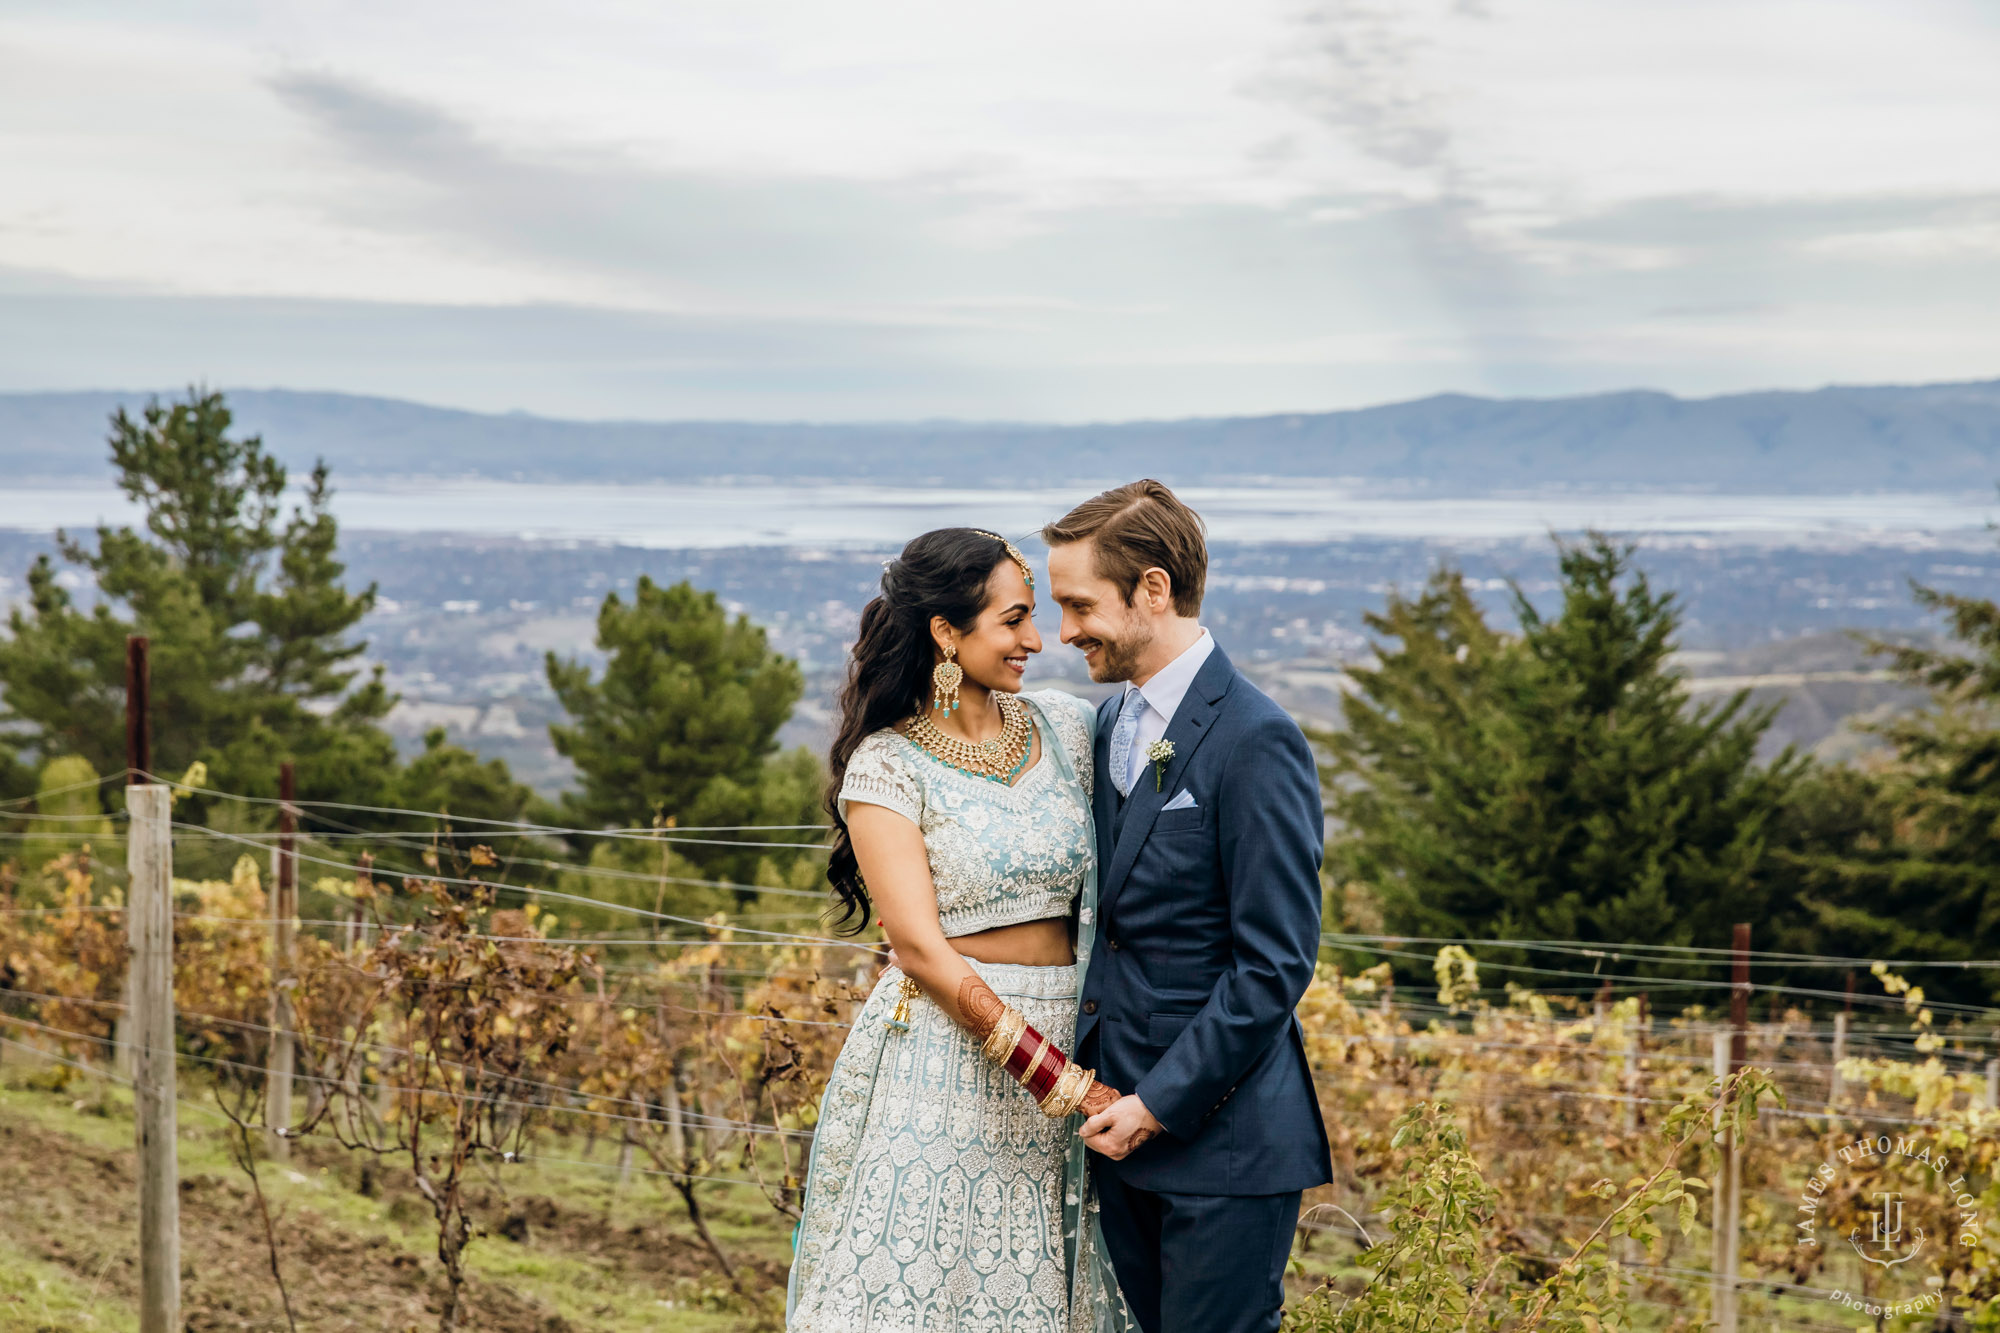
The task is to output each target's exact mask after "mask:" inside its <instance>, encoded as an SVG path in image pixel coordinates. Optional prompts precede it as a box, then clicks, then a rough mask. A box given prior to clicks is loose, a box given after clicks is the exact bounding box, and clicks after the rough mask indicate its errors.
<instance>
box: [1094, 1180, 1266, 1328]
mask: <svg viewBox="0 0 2000 1333" xmlns="http://www.w3.org/2000/svg"><path fill="white" fill-rule="evenodd" d="M1092 1167H1093V1170H1092V1172H1091V1174H1092V1177H1093V1179H1094V1180H1095V1182H1096V1185H1097V1197H1098V1206H1099V1208H1100V1210H1101V1212H1100V1215H1099V1216H1100V1220H1101V1221H1102V1223H1103V1225H1104V1247H1105V1248H1106V1249H1107V1250H1109V1251H1110V1252H1111V1266H1112V1267H1113V1268H1114V1269H1116V1270H1117V1272H1118V1285H1119V1287H1120V1289H1122V1290H1123V1291H1124V1293H1125V1301H1126V1304H1127V1305H1129V1306H1130V1307H1131V1309H1132V1314H1133V1315H1134V1316H1135V1317H1136V1318H1137V1319H1138V1321H1139V1327H1140V1328H1141V1329H1143V1330H1145V1333H1277V1328H1278V1319H1279V1317H1280V1315H1282V1314H1283V1312H1284V1307H1285V1266H1286V1264H1287V1262H1288V1261H1289V1260H1290V1258H1291V1254H1292V1236H1293V1234H1294V1233H1295V1232H1296V1231H1297V1229H1298V1224H1299V1194H1300V1191H1298V1190H1293V1191H1291V1192H1290V1193H1289V1194H1251V1195H1231V1194H1159V1193H1155V1192H1154V1191H1152V1190H1142V1189H1134V1188H1132V1187H1131V1186H1129V1185H1126V1184H1125V1183H1124V1182H1122V1181H1120V1180H1119V1179H1118V1177H1117V1175H1116V1174H1115V1173H1113V1172H1112V1171H1109V1170H1105V1169H1103V1168H1101V1167H1098V1166H1097V1164H1096V1162H1095V1161H1093V1163H1092Z"/></svg>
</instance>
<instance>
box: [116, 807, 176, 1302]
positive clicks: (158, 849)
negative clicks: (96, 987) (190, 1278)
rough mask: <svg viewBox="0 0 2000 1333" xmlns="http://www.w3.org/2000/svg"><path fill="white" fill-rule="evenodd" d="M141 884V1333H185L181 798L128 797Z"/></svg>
mask: <svg viewBox="0 0 2000 1333" xmlns="http://www.w3.org/2000/svg"><path fill="white" fill-rule="evenodd" d="M125 809H126V812H127V814H128V815H129V816H130V819H129V825H130V828H129V841H128V842H127V844H126V853H125V865H126V869H127V871H128V872H129V875H130V879H131V886H130V895H131V896H130V900H129V903H128V906H127V911H128V912H130V914H131V919H132V921H133V922H134V927H135V928H134V931H133V940H134V949H133V954H132V1005H133V1024H132V1057H133V1058H132V1092H133V1110H134V1119H135V1121H136V1123H137V1136H138V1147H139V1328H140V1333H180V1329H181V1318H180V1310H181V1228H180V1207H181V1192H180V1153H179V1146H178V1144H177V1142H176V1139H175V1135H176V1132H177V1126H176V1095H177V1092H178V1080H177V1079H176V1078H175V1067H174V903H173V879H174V864H173V855H174V854H173V841H172V831H171V828H170V824H169V821H170V818H171V811H172V803H171V794H170V793H169V792H168V791H167V789H166V788H165V787H161V786H157V785H155V784H153V783H146V782H140V783H134V784H133V785H132V786H129V787H127V788H126V789H125Z"/></svg>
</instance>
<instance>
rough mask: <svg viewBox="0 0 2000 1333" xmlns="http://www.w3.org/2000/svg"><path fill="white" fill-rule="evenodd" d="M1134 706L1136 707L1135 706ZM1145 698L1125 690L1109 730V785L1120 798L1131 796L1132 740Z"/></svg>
mask: <svg viewBox="0 0 2000 1333" xmlns="http://www.w3.org/2000/svg"><path fill="white" fill-rule="evenodd" d="M1135 704H1136V706H1135ZM1145 707H1146V696H1145V695H1143V694H1141V693H1139V691H1137V690H1135V689H1131V688H1129V687H1128V688H1127V689H1126V691H1125V697H1124V698H1123V699H1121V700H1119V702H1118V722H1117V724H1116V725H1115V726H1113V727H1112V728H1111V756H1110V757H1111V785H1112V786H1114V787H1116V788H1118V794H1119V795H1120V796H1129V795H1131V794H1132V738H1133V737H1135V736H1137V735H1138V734H1139V714H1140V712H1142V711H1143V710H1144V709H1145Z"/></svg>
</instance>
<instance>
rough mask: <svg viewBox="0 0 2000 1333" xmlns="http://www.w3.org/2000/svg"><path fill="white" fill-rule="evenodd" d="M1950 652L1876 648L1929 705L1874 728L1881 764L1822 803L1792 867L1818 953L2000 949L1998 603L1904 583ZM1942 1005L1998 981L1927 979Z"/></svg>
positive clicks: (1976, 998) (1843, 778) (1993, 993)
mask: <svg viewBox="0 0 2000 1333" xmlns="http://www.w3.org/2000/svg"><path fill="white" fill-rule="evenodd" d="M1912 587H1913V590H1914V594H1915V596H1916V599H1917V601H1918V604H1919V605H1921V606H1923V607H1924V608H1925V609H1926V610H1929V611H1933V612H1937V613H1939V614H1941V615H1942V616H1943V617H1944V620H1945V623H1946V624H1947V625H1948V626H1949V627H1950V629H1951V634H1952V638H1953V640H1954V642H1953V643H1952V644H1950V645H1946V646H1937V647H1933V646H1927V645H1924V644H1911V643H1905V644H1893V643H1883V642H1878V643H1877V644H1876V645H1875V647H1876V650H1877V651H1878V652H1881V653H1883V654H1885V655H1886V656H1888V657H1889V659H1890V664H1891V667H1892V669H1893V670H1894V671H1895V673H1896V674H1897V675H1898V676H1899V677H1900V678H1901V679H1903V680H1904V681H1906V682H1908V683H1909V684H1911V685H1914V686H1918V687H1921V688H1923V689H1926V690H1928V691H1930V695H1931V698H1930V703H1929V704H1928V706H1926V707H1925V708H1923V709H1921V710H1919V711H1917V712H1914V713H1911V714H1907V715H1905V716H1903V717H1899V718H1896V719H1894V720H1891V721H1889V722H1885V723H1881V724H1879V725H1876V726H1874V727H1871V728H1870V730H1872V731H1874V732H1875V733H1876V734H1877V735H1879V736H1881V737H1882V738H1883V739H1884V740H1885V741H1886V742H1887V743H1888V746H1889V747H1890V751H1891V754H1890V756H1888V757H1887V760H1886V762H1880V763H1877V764H1874V765H1870V766H1867V767H1864V768H1862V769H1859V770H1848V771H1845V772H1843V773H1841V774H1840V775H1839V776H1838V778H1837V779H1836V780H1834V781H1833V782H1831V783H1830V784H1829V785H1828V786H1827V787H1826V788H1825V790H1823V791H1820V792H1818V793H1816V795H1817V796H1818V803H1817V806H1816V808H1815V811H1814V812H1813V813H1814V814H1815V815H1816V816H1817V819H1816V830H1815V831H1816V833H1817V836H1816V837H1814V838H1812V839H1811V840H1810V841H1802V843H1801V846H1802V849H1803V850H1802V851H1801V853H1800V854H1799V855H1798V856H1797V857H1796V865H1797V867H1798V870H1799V872H1800V874H1801V875H1802V876H1803V877H1804V881H1805V885H1806V892H1807V894H1808V902H1809V905H1810V906H1811V907H1812V909H1813V910H1814V912H1815V914H1816V915H1817V917H1818V921H1819V924H1820V927H1821V930H1822V947H1823V948H1824V949H1825V950H1826V951H1828V952H1837V953H1844V954H1847V955H1849V956H1859V957H1880V958H1895V957H1904V958H1908V957H1917V958H1930V959H1938V960H1973V959H1985V958H1992V957H1993V956H1994V950H1995V948H1996V947H2000V839H1996V838H1995V837H1994V831H1995V830H1996V829H2000V605H1996V604H1995V603H1994V602H1993V601H1990V600H1987V599H1983V598H1977V597H1968V596H1963V595H1959V594H1955V593H1948V592H1941V591H1939V590H1937V589H1934V588H1927V587H1924V586H1922V585H1921V584H1915V585H1912ZM1924 985H1925V989H1926V990H1927V991H1929V992H1930V993H1931V994H1932V996H1933V997H1936V998H1951V999H1956V1000H1958V1001H1961V1002H1967V1003H1978V1004H1990V1003H1992V1002H1993V1000H1994V999H1995V998H1996V997H2000V977H1995V976H1994V975H1993V974H1992V973H1991V972H1985V971H1976V972H1967V973H1965V974H1962V975H1958V974H1953V973H1951V972H1937V973H1928V974H1926V976H1925V978H1924Z"/></svg>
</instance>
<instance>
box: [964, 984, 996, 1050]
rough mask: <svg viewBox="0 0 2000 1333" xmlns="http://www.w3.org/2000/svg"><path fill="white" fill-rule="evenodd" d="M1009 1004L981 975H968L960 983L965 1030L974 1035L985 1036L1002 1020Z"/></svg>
mask: <svg viewBox="0 0 2000 1333" xmlns="http://www.w3.org/2000/svg"><path fill="white" fill-rule="evenodd" d="M1006 1011H1007V1006H1006V1005H1004V1004H1002V1003H1001V1002H1000V997H999V996H998V995H995V994H994V993H993V988H992V987H991V986H989V985H987V984H986V982H985V980H984V979H983V978H981V977H979V976H976V975H975V976H970V977H967V978H966V979H965V980H964V981H961V982H959V983H958V1012H959V1015H960V1021H961V1022H962V1023H963V1024H964V1026H965V1030H966V1031H967V1032H970V1033H971V1034H972V1035H973V1036H975V1037H979V1038H982V1039H983V1038H985V1037H986V1036H987V1035H988V1034H989V1033H991V1032H992V1031H993V1029H994V1027H995V1025H997V1024H998V1023H999V1022H1000V1015H1001V1014H1003V1013H1005V1012H1006Z"/></svg>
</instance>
